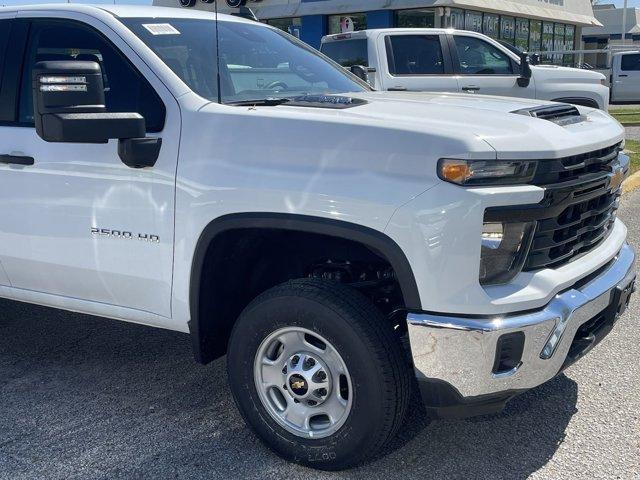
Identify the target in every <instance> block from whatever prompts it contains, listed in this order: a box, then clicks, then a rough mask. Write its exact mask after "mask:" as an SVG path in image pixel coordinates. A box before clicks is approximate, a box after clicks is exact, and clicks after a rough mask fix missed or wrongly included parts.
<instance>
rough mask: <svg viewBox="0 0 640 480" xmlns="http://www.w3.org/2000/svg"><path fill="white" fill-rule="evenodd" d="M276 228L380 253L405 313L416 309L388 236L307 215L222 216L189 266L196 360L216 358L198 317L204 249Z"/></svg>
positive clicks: (402, 259) (409, 276) (414, 288)
mask: <svg viewBox="0 0 640 480" xmlns="http://www.w3.org/2000/svg"><path fill="white" fill-rule="evenodd" d="M248 228H252V229H261V228H263V229H277V230H291V231H299V232H306V233H316V234H321V235H327V236H331V237H338V238H344V239H347V240H351V241H354V242H358V243H361V244H363V245H365V246H367V247H368V248H370V249H372V250H373V251H374V252H376V253H378V254H380V255H381V256H382V257H383V258H385V259H386V260H387V261H388V262H389V263H390V265H391V266H392V267H393V269H394V271H395V273H396V277H397V279H398V283H399V284H400V289H401V291H402V295H403V298H404V301H405V304H406V305H405V306H406V308H407V309H408V310H420V309H421V303H420V294H419V292H418V285H417V283H416V280H415V277H414V275H413V270H412V269H411V265H410V264H409V261H408V260H407V257H406V256H405V254H404V252H403V251H402V249H401V248H400V246H399V245H398V244H397V243H396V242H395V241H394V240H392V239H391V238H390V237H389V236H388V235H386V234H384V233H382V232H380V231H378V230H374V229H372V228H369V227H364V226H362V225H358V224H355V223H350V222H345V221H341V220H332V219H328V218H322V217H314V216H309V215H298V214H288V213H237V214H229V215H224V216H222V217H218V218H216V219H215V220H213V221H211V222H210V223H209V224H208V225H207V226H206V227H205V228H204V230H203V231H202V233H201V234H200V238H199V239H198V242H197V244H196V249H195V252H194V256H193V262H192V265H191V278H190V285H189V309H190V314H191V315H190V318H191V319H190V321H189V331H190V333H191V339H192V346H193V351H194V356H195V358H196V361H198V362H199V363H203V364H206V363H209V362H211V361H213V360H215V358H216V355H214V354H212V353H211V348H209V347H210V346H211V344H212V343H213V342H214V341H215V339H209V338H206V336H205V334H204V333H203V331H204V328H202V326H203V323H202V322H203V321H204V319H201V318H200V315H199V309H200V303H199V302H200V282H201V278H202V271H203V268H204V261H205V258H206V254H207V250H208V248H209V245H211V242H212V241H213V240H214V239H215V238H216V236H218V235H220V234H221V233H224V232H227V231H230V230H241V229H248Z"/></svg>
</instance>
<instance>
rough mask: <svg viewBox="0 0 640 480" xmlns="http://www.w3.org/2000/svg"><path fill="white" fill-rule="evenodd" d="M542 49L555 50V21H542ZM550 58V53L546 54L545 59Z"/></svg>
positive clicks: (544, 50)
mask: <svg viewBox="0 0 640 480" xmlns="http://www.w3.org/2000/svg"><path fill="white" fill-rule="evenodd" d="M540 50H541V51H543V52H550V51H551V50H553V23H550V22H543V23H542V48H541V49H540ZM550 58H551V57H549V56H548V55H545V56H544V58H543V59H544V60H549V59H550Z"/></svg>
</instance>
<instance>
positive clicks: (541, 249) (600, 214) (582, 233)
mask: <svg viewBox="0 0 640 480" xmlns="http://www.w3.org/2000/svg"><path fill="white" fill-rule="evenodd" d="M601 192H602V189H598V190H597V191H596V193H597V196H591V195H589V198H588V199H587V200H582V201H578V202H577V203H572V204H570V205H569V206H567V207H566V209H565V210H563V211H562V213H561V214H560V215H558V216H557V217H551V218H544V219H541V220H538V224H537V226H536V231H535V234H534V237H533V241H532V244H531V249H530V250H529V255H528V256H527V259H526V261H525V265H524V270H538V269H540V268H552V267H556V266H559V265H561V264H563V263H566V262H569V261H571V260H572V259H574V258H575V257H577V256H579V255H581V254H584V253H586V252H588V251H589V250H591V249H592V248H595V247H596V246H598V245H599V244H600V243H601V242H602V241H603V240H604V239H605V238H606V237H607V235H608V234H609V232H610V231H611V228H612V227H613V223H614V221H615V219H616V210H617V209H618V203H619V201H618V199H619V197H620V193H619V191H616V192H606V193H601ZM578 198H579V197H578Z"/></svg>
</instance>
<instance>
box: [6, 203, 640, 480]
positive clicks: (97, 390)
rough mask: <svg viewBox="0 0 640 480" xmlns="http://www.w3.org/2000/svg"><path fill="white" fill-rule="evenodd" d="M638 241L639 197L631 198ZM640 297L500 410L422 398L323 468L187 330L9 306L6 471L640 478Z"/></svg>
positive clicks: (628, 208)
mask: <svg viewBox="0 0 640 480" xmlns="http://www.w3.org/2000/svg"><path fill="white" fill-rule="evenodd" d="M620 216H621V217H622V219H624V220H625V222H626V223H627V225H628V227H629V240H630V242H631V243H632V244H633V245H635V246H640V191H637V192H635V193H632V194H629V195H628V196H626V197H625V198H624V200H623V202H622V208H621V212H620ZM639 297H640V295H638V296H636V298H634V300H633V301H632V304H631V307H630V309H629V310H628V311H627V313H626V314H625V316H624V317H623V318H622V319H621V320H620V321H619V323H618V325H617V327H616V329H615V330H614V332H612V333H611V334H610V335H609V337H607V338H606V339H605V340H604V341H603V342H602V343H601V344H600V345H599V346H598V347H596V348H595V349H594V350H593V351H592V352H591V353H590V354H589V355H587V357H585V358H584V359H583V360H582V361H581V362H579V363H578V364H576V365H574V366H573V367H571V368H569V369H568V370H567V371H566V373H565V374H563V375H561V376H559V377H558V378H556V379H554V380H552V381H551V382H549V383H547V384H545V385H543V386H541V387H538V388H536V389H534V390H532V391H530V392H527V393H525V394H523V395H521V396H519V397H517V398H516V399H514V400H513V401H512V402H511V403H510V404H509V405H508V407H507V409H506V410H505V411H504V412H503V413H501V414H499V415H493V416H485V417H478V418H474V419H469V420H455V421H453V420H448V421H444V420H430V419H429V418H427V417H426V416H425V414H424V412H423V411H422V409H421V408H420V404H419V403H418V402H414V404H413V405H412V408H411V415H410V417H409V418H408V420H407V422H406V424H405V426H404V428H403V429H402V432H401V435H400V437H399V438H398V440H397V441H396V442H395V443H394V445H392V446H391V447H390V448H389V449H388V451H387V452H385V453H384V455H381V456H380V458H379V459H377V460H376V461H374V462H373V463H371V464H369V465H367V466H365V467H362V468H359V469H356V470H352V471H348V472H341V473H331V474H330V473H321V472H316V471H313V470H309V469H306V468H303V467H300V466H296V465H291V464H288V463H286V462H284V461H282V460H280V459H279V458H278V457H277V456H275V455H274V454H272V453H271V452H270V451H269V450H268V449H267V448H265V447H264V446H263V445H262V444H261V443H260V442H259V441H258V440H257V438H256V437H255V436H254V435H253V433H252V432H251V431H250V430H249V429H248V428H247V427H246V426H245V424H244V423H243V421H242V418H241V417H240V415H239V414H238V412H237V410H236V408H235V406H234V404H233V401H232V399H231V394H230V392H229V388H228V387H227V383H226V373H225V364H224V359H222V360H218V361H216V362H214V363H213V364H211V365H208V366H200V365H197V364H196V363H194V361H193V359H192V356H191V350H190V344H189V339H188V337H187V336H186V335H183V334H179V333H173V332H168V331H162V330H155V329H151V328H146V327H142V326H138V325H132V324H126V323H120V322H116V321H111V320H105V319H99V318H95V317H89V316H86V315H79V314H73V313H67V312H62V311H58V310H53V309H49V308H44V307H38V306H31V305H26V304H21V303H16V302H11V301H6V300H0V479H7V480H21V479H29V480H33V479H91V480H99V479H119V478H122V479H153V480H159V479H173V478H179V479H235V478H242V479H278V480H283V479H286V480H294V479H310V478H311V479H313V478H318V479H340V478H353V479H379V478H384V479H385V480H392V479H403V480H406V479H412V478H416V479H418V478H419V479H445V478H446V479H454V478H460V479H503V478H504V479H507V478H508V479H521V478H534V479H554V480H556V479H585V478H589V479H596V478H597V479H600V478H602V479H630V480H640V366H639V365H640V362H639V359H640V341H639V338H640V335H639V333H638V332H639V330H640V329H639V324H638V322H639V316H640V299H639Z"/></svg>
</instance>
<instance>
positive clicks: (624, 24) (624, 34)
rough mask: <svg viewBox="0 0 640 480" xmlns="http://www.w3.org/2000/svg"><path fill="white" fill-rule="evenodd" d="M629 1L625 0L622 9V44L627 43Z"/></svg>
mask: <svg viewBox="0 0 640 480" xmlns="http://www.w3.org/2000/svg"><path fill="white" fill-rule="evenodd" d="M627 3H628V0H624V7H623V10H622V45H625V44H626V43H627Z"/></svg>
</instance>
